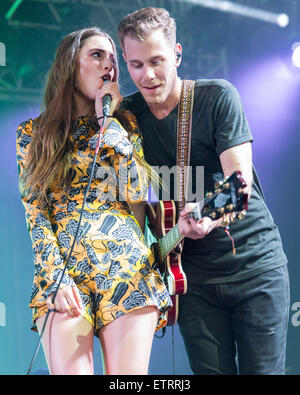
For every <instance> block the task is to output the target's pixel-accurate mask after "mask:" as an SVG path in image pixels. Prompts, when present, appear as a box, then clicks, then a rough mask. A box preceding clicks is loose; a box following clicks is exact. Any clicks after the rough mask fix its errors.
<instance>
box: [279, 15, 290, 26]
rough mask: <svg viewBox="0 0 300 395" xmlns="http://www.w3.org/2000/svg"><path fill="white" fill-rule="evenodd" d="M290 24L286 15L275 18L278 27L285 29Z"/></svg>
mask: <svg viewBox="0 0 300 395" xmlns="http://www.w3.org/2000/svg"><path fill="white" fill-rule="evenodd" d="M289 22H290V19H289V17H288V15H287V14H279V15H278V17H277V23H278V25H279V26H280V27H286V26H287V25H288V24H289Z"/></svg>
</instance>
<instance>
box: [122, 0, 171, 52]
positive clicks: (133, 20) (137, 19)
mask: <svg viewBox="0 0 300 395" xmlns="http://www.w3.org/2000/svg"><path fill="white" fill-rule="evenodd" d="M159 29H161V30H162V32H163V34H164V36H165V38H166V40H167V41H168V42H169V43H170V46H172V47H174V48H175V45H176V23H175V20H174V19H173V18H171V17H170V14H169V12H168V11H167V10H165V9H164V8H156V7H146V8H142V9H140V10H138V11H135V12H133V13H131V14H128V15H126V16H125V17H124V18H123V19H122V20H121V22H120V24H119V27H118V36H119V40H120V44H121V46H122V48H123V49H124V38H125V36H127V35H129V36H131V37H134V38H137V39H138V40H140V41H144V40H145V39H146V38H147V36H148V35H149V34H151V33H152V32H153V31H155V30H159Z"/></svg>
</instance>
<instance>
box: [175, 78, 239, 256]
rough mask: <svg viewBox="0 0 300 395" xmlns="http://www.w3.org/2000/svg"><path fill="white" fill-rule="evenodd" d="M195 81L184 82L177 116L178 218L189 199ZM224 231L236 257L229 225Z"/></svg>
mask: <svg viewBox="0 0 300 395" xmlns="http://www.w3.org/2000/svg"><path fill="white" fill-rule="evenodd" d="M194 86H195V81H191V80H183V83H182V91H181V96H180V100H179V104H178V116H177V202H176V203H177V218H178V217H179V215H180V213H181V211H182V210H183V208H184V206H185V200H186V197H187V187H188V177H189V164H190V154H191V134H192V114H193V104H194ZM222 226H223V227H224V231H225V232H226V234H227V236H228V237H229V238H230V240H231V243H232V252H233V255H235V252H236V251H235V245H234V239H233V238H232V236H231V234H230V232H229V225H228V224H226V222H225V223H224V224H222ZM183 242H184V239H183V240H182V242H181V243H180V244H179V245H178V246H177V247H176V249H175V251H176V252H178V253H181V252H182V249H183Z"/></svg>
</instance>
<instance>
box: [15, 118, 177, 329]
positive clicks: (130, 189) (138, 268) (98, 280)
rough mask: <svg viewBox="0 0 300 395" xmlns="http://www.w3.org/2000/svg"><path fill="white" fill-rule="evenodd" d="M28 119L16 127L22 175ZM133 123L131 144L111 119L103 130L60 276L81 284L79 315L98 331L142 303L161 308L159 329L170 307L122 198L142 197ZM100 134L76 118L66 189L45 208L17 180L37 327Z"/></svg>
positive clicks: (53, 195)
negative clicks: (27, 237) (29, 251)
mask: <svg viewBox="0 0 300 395" xmlns="http://www.w3.org/2000/svg"><path fill="white" fill-rule="evenodd" d="M33 124H34V120H32V119H30V120H29V121H26V122H23V123H22V124H21V125H20V126H19V127H18V130H17V164H18V171H19V180H21V176H22V175H23V174H24V166H25V159H26V155H27V153H28V148H29V145H30V142H31V138H32V134H33V133H34V128H33ZM131 125H132V127H133V131H132V133H131V134H130V142H131V144H130V142H129V141H128V139H127V137H126V136H127V133H126V132H125V130H124V129H123V128H122V126H121V125H120V123H119V122H118V121H117V120H115V119H112V121H111V122H110V123H109V125H108V127H107V128H106V129H105V131H104V134H103V137H102V143H101V145H100V151H99V153H98V158H97V161H96V167H95V171H94V174H93V179H92V183H91V188H90V191H89V194H88V198H87V201H86V205H85V210H84V213H83V217H82V222H81V227H80V231H79V234H78V241H77V242H76V243H75V246H74V250H73V253H72V256H71V259H70V261H69V267H68V270H67V271H66V272H65V275H64V277H63V279H62V283H63V284H67V285H71V286H77V287H78V289H79V292H80V296H81V299H82V303H83V307H84V313H83V317H84V318H86V319H87V320H88V321H89V322H90V323H91V324H92V325H93V327H94V333H95V335H96V336H98V332H99V329H100V328H101V327H102V326H103V325H106V324H108V323H110V322H111V321H113V320H114V319H116V318H118V317H121V316H123V315H125V314H126V313H129V312H131V311H133V310H136V309H139V308H141V307H144V306H156V307H157V308H158V309H159V310H160V312H161V314H160V317H159V320H158V323H157V328H156V329H157V330H158V329H160V328H162V327H163V326H164V325H166V311H167V310H168V308H169V307H170V306H171V305H172V302H171V300H170V297H169V294H168V291H167V289H166V287H165V285H164V282H163V281H162V278H161V275H160V273H159V271H158V270H154V269H153V268H152V265H153V263H154V256H153V254H152V252H151V250H150V249H149V248H148V246H147V245H146V242H145V238H144V235H143V233H142V231H141V228H140V226H139V224H138V222H137V221H136V219H135V217H134V216H133V214H132V211H131V210H130V208H129V205H128V203H127V201H128V202H129V203H130V204H132V203H134V202H138V201H141V200H144V197H145V196H146V190H147V186H148V180H147V174H146V172H145V170H144V168H143V167H142V166H141V165H140V164H139V163H138V161H136V160H135V159H134V156H133V150H132V146H133V147H134V148H135V150H136V152H137V153H138V155H140V156H141V157H142V156H143V152H142V142H141V137H140V135H139V132H138V130H137V129H136V127H135V124H134V123H133V122H131ZM97 138H98V132H97V127H95V123H94V122H93V121H92V120H91V119H90V118H88V117H80V118H79V119H78V121H77V126H76V128H75V129H74V131H73V133H72V136H71V142H72V144H73V147H74V149H73V154H72V155H73V156H72V164H73V169H74V175H73V178H72V183H71V189H70V191H69V192H68V194H66V193H63V192H61V191H60V192H57V191H55V190H51V191H50V194H49V196H50V202H51V203H50V204H49V205H48V207H47V209H46V210H45V209H42V208H41V206H40V205H39V204H38V201H37V200H36V199H35V197H34V196H32V195H30V194H29V195H26V194H25V193H24V192H23V191H22V183H20V191H21V195H22V201H23V204H24V207H25V214H26V223H27V227H28V231H29V233H30V236H31V239H32V246H33V259H34V281H33V289H32V296H31V301H30V307H31V308H32V309H33V320H32V329H33V330H35V331H36V330H37V327H36V320H37V318H39V317H41V316H42V315H44V314H45V313H46V312H47V306H46V304H45V302H46V299H47V297H48V296H49V295H50V294H51V293H53V292H54V291H55V289H56V288H57V284H58V281H59V280H60V277H61V274H62V270H63V267H64V264H65V263H66V259H67V256H68V253H69V249H70V247H71V245H72V243H73V239H74V236H75V232H76V228H77V224H78V220H79V217H80V212H81V207H82V202H83V197H84V192H85V190H86V187H87V184H88V180H89V176H90V173H91V169H92V162H93V157H94V150H95V148H96V143H97ZM124 185H125V188H124ZM122 186H123V188H122ZM121 190H123V192H122V193H121ZM122 194H123V195H122ZM126 200H127V201H126Z"/></svg>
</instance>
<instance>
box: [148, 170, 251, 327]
mask: <svg viewBox="0 0 300 395" xmlns="http://www.w3.org/2000/svg"><path fill="white" fill-rule="evenodd" d="M245 187H246V182H245V180H244V179H243V177H242V175H241V172H240V171H236V172H234V173H232V174H231V176H230V177H227V178H226V179H225V180H224V181H223V182H221V183H217V185H216V186H215V191H214V193H212V192H211V193H208V194H207V197H206V198H205V199H204V200H203V201H202V202H199V203H197V204H196V206H195V208H194V209H193V210H191V211H190V212H189V216H190V217H191V218H194V219H195V220H196V221H198V220H199V219H200V218H203V217H205V216H207V217H210V218H211V219H212V220H216V219H218V218H223V220H224V221H225V220H226V222H225V225H224V226H228V224H229V223H230V221H233V220H234V218H235V216H237V218H238V219H242V218H243V217H244V215H245V213H246V211H247V209H248V195H247V194H246V193H244V191H243V189H244V188H245ZM146 212H147V216H148V219H149V222H150V225H151V228H152V231H153V232H154V234H155V236H156V238H157V243H154V244H153V245H152V249H153V252H154V255H155V261H156V264H157V266H158V267H159V269H160V271H161V273H162V275H163V276H164V281H165V283H166V286H167V288H168V291H169V293H170V295H171V299H172V302H173V308H171V309H170V310H169V311H168V323H167V325H174V324H176V322H177V318H178V295H179V294H185V293H186V291H187V280H186V276H185V273H184V271H183V270H182V266H181V253H182V245H183V243H182V241H183V239H184V236H182V235H181V234H180V232H179V227H178V224H176V206H175V203H174V201H159V202H157V203H155V204H147V205H146ZM230 213H232V214H234V216H233V217H231V218H228V216H227V215H228V214H230ZM226 216H227V217H226ZM233 253H235V250H234V249H233Z"/></svg>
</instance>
